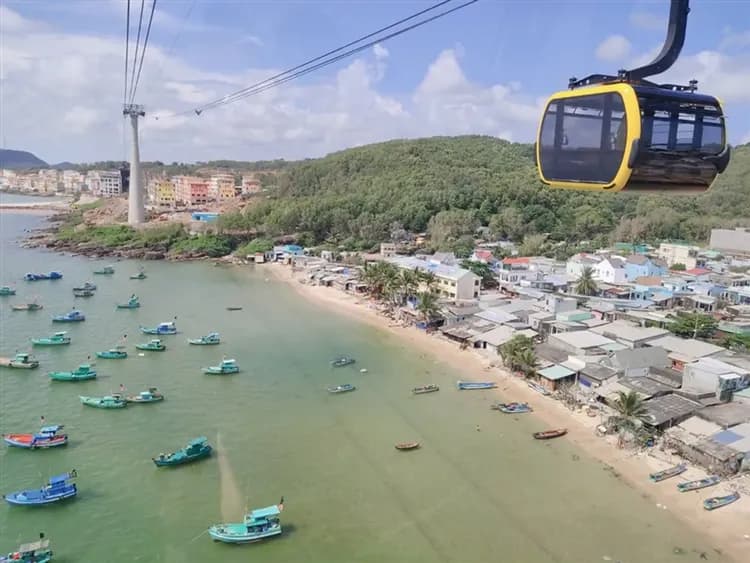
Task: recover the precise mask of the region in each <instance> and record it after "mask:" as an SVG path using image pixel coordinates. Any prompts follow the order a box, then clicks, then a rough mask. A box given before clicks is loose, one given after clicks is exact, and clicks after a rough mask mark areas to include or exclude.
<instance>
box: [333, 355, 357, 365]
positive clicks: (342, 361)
mask: <svg viewBox="0 0 750 563" xmlns="http://www.w3.org/2000/svg"><path fill="white" fill-rule="evenodd" d="M356 361H357V360H355V359H354V358H350V357H349V356H339V357H338V358H335V359H333V360H331V365H332V366H333V367H335V368H342V367H344V366H349V365H352V364H353V363H354V362H356Z"/></svg>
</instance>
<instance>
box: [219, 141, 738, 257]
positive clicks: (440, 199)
mask: <svg viewBox="0 0 750 563" xmlns="http://www.w3.org/2000/svg"><path fill="white" fill-rule="evenodd" d="M270 194H271V195H270V197H269V198H268V199H267V200H265V201H263V202H261V203H259V204H258V205H255V206H253V207H251V208H249V209H248V210H246V211H245V212H244V213H243V214H232V215H227V216H225V217H223V218H222V222H221V225H222V226H223V227H226V228H253V229H257V230H259V231H260V232H262V233H264V234H266V235H269V236H278V235H283V234H292V233H294V234H297V235H298V236H299V237H300V239H301V241H302V242H303V243H305V244H314V243H320V242H324V241H327V242H333V243H337V244H342V245H344V246H346V247H351V248H367V247H370V246H372V245H373V244H374V243H377V242H379V241H381V240H385V239H388V238H389V236H390V234H391V233H392V232H393V231H395V230H399V229H406V230H408V231H411V232H420V231H425V230H427V231H429V232H430V233H431V235H432V236H433V242H434V243H435V245H436V246H440V247H444V248H449V247H450V246H451V245H452V244H455V243H456V241H457V240H458V239H460V238H461V237H462V236H468V235H471V234H473V232H474V231H475V229H476V228H477V227H479V226H488V227H489V228H490V230H491V231H492V234H493V235H495V236H499V237H508V238H511V239H514V240H522V239H523V238H524V236H526V235H531V234H536V233H545V234H548V235H549V239H550V240H552V241H555V240H557V241H568V242H575V241H579V240H595V241H597V242H599V241H604V240H605V239H609V238H617V239H619V240H656V239H662V238H679V239H689V240H705V239H707V238H708V233H709V230H710V229H711V227H713V226H717V225H732V224H736V223H738V222H741V221H740V219H745V220H746V221H747V222H750V145H744V146H742V147H739V148H736V149H735V152H734V157H733V161H732V164H731V165H730V167H729V169H728V170H727V172H726V173H725V174H724V175H723V176H722V177H721V179H720V180H719V182H718V183H717V185H716V186H715V187H714V188H713V189H712V191H711V192H710V193H708V194H705V195H703V196H699V197H689V196H688V197H671V198H666V197H659V196H629V195H625V194H622V195H618V194H585V193H578V192H575V193H570V192H563V191H559V190H550V189H548V188H546V187H544V186H543V185H542V184H541V183H540V182H539V181H538V180H537V177H536V173H535V170H534V164H533V154H532V147H531V146H530V145H523V144H517V143H509V142H507V141H503V140H499V139H495V138H492V137H479V136H468V137H435V138H429V139H418V140H413V141H390V142H386V143H379V144H374V145H368V146H364V147H359V148H355V149H349V150H345V151H342V152H338V153H334V154H331V155H328V156H326V157H325V158H321V159H316V160H308V161H304V162H300V163H296V164H291V165H289V166H288V167H287V168H286V169H285V170H284V172H283V173H281V174H279V175H278V177H277V179H276V185H275V186H274V187H273V188H272V189H271V192H270Z"/></svg>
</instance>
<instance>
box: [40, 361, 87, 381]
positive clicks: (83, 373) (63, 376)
mask: <svg viewBox="0 0 750 563" xmlns="http://www.w3.org/2000/svg"><path fill="white" fill-rule="evenodd" d="M48 375H49V378H50V379H51V380H53V381H86V380H88V379H96V371H94V370H93V369H91V365H90V364H81V365H80V366H78V367H77V368H76V369H74V370H73V371H51V372H49V374H48Z"/></svg>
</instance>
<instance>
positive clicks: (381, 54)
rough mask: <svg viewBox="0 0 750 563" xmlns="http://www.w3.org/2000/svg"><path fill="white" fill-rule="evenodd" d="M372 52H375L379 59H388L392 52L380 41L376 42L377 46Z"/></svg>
mask: <svg viewBox="0 0 750 563" xmlns="http://www.w3.org/2000/svg"><path fill="white" fill-rule="evenodd" d="M372 52H373V53H374V54H375V58H376V59H378V60H383V59H387V58H388V55H389V54H390V52H389V51H388V49H386V48H385V47H383V46H382V45H381V44H380V43H375V46H374V47H373V48H372Z"/></svg>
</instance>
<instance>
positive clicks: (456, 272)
mask: <svg viewBox="0 0 750 563" xmlns="http://www.w3.org/2000/svg"><path fill="white" fill-rule="evenodd" d="M386 261H388V262H390V263H391V264H394V265H395V266H398V267H399V268H402V269H405V270H416V271H419V272H431V273H432V274H434V276H435V279H437V282H438V283H437V290H438V292H439V293H440V296H441V297H445V298H448V299H454V300H456V299H476V298H478V297H479V286H480V281H481V280H480V279H479V276H477V275H476V274H475V273H473V272H471V271H469V270H464V269H463V268H459V267H458V266H448V265H446V264H440V263H436V262H428V261H427V260H421V259H419V258H416V257H414V256H392V257H390V258H386Z"/></svg>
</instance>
